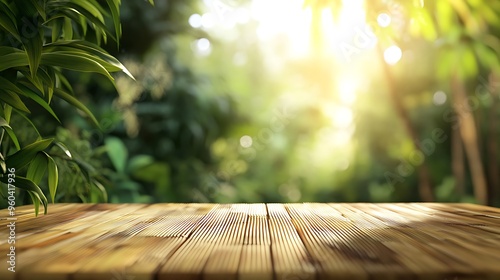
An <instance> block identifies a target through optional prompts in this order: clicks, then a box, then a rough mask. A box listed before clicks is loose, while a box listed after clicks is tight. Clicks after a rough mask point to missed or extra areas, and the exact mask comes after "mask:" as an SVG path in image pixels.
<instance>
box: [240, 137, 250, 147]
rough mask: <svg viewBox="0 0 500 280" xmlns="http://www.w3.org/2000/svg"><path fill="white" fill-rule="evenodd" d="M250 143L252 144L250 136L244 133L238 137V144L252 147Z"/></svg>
mask: <svg viewBox="0 0 500 280" xmlns="http://www.w3.org/2000/svg"><path fill="white" fill-rule="evenodd" d="M252 144H253V140H252V137H250V136H248V135H244V136H242V137H241V138H240V145H241V146H242V147H243V148H250V147H252Z"/></svg>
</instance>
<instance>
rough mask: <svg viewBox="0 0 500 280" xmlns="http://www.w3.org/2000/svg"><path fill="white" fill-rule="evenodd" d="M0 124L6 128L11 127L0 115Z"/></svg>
mask: <svg viewBox="0 0 500 280" xmlns="http://www.w3.org/2000/svg"><path fill="white" fill-rule="evenodd" d="M0 126H1V127H7V128H11V127H10V125H9V123H8V122H7V121H6V120H5V119H4V118H2V117H0Z"/></svg>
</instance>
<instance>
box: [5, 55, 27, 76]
mask: <svg viewBox="0 0 500 280" xmlns="http://www.w3.org/2000/svg"><path fill="white" fill-rule="evenodd" d="M0 56H1V57H2V59H1V60H0V72H1V71H4V70H6V69H9V68H13V67H21V66H27V65H29V62H28V56H27V55H26V53H25V52H12V53H9V54H1V50H0Z"/></svg>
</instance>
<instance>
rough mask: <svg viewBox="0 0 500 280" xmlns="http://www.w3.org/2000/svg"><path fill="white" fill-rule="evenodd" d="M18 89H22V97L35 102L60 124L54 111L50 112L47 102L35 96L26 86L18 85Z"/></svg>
mask: <svg viewBox="0 0 500 280" xmlns="http://www.w3.org/2000/svg"><path fill="white" fill-rule="evenodd" d="M20 87H22V89H23V90H22V95H24V96H26V97H28V98H30V99H31V100H33V101H35V102H36V103H37V104H38V105H40V106H42V107H43V108H44V109H45V110H46V111H47V112H49V113H50V114H51V115H52V116H53V117H54V118H55V119H56V120H57V121H58V122H59V123H60V122H61V121H60V120H59V118H58V117H57V115H56V113H55V112H54V110H52V108H51V107H50V105H49V104H48V103H47V101H45V100H44V99H43V98H42V97H40V96H39V95H38V94H36V93H35V92H33V91H32V90H30V89H29V88H27V87H26V86H24V85H20Z"/></svg>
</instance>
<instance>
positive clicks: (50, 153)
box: [0, 0, 152, 214]
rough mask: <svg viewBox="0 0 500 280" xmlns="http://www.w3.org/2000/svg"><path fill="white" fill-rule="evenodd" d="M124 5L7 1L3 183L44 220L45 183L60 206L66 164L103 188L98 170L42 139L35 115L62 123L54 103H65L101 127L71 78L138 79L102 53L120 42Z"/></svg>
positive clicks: (1, 95) (1, 71)
mask: <svg viewBox="0 0 500 280" xmlns="http://www.w3.org/2000/svg"><path fill="white" fill-rule="evenodd" d="M120 2H121V1H120V0H106V1H96V0H64V1H61V0H23V1H13V0H0V57H1V60H0V126H1V131H0V143H1V149H0V174H1V177H0V181H1V182H2V184H9V183H11V184H12V185H15V187H17V188H19V189H23V190H25V191H27V193H28V194H29V195H30V197H31V200H32V201H33V203H34V205H35V212H36V213H37V214H38V209H39V205H40V203H42V204H43V206H44V209H45V213H46V212H47V204H48V200H47V198H46V196H45V194H44V192H43V191H42V189H41V188H40V186H39V185H40V184H41V181H42V180H43V179H44V178H45V177H46V178H47V180H45V181H46V183H44V184H46V185H47V186H48V191H49V194H50V197H51V199H52V201H54V200H55V196H56V192H57V187H58V181H59V176H58V174H59V171H58V166H61V164H62V163H61V160H63V162H71V163H73V164H74V166H75V167H76V169H75V170H74V171H76V172H78V173H79V174H80V175H82V178H84V179H85V181H86V183H87V184H95V185H96V186H97V187H100V185H99V182H98V180H96V179H95V178H94V176H93V174H91V173H89V171H88V170H91V169H92V168H90V167H89V166H87V165H86V163H85V162H83V161H81V160H79V159H78V158H76V157H73V155H72V154H71V152H70V151H69V150H68V149H67V148H66V146H65V145H64V144H63V143H62V142H59V141H56V139H53V138H48V139H47V138H45V137H46V135H41V134H40V133H39V128H40V126H41V125H43V124H35V123H34V122H33V121H32V119H31V117H30V113H31V112H32V111H33V110H39V109H40V108H43V110H45V111H46V112H48V113H49V114H50V115H51V116H52V117H53V118H54V119H56V120H57V121H58V122H61V121H62V120H60V118H59V116H58V114H56V113H55V112H54V110H53V109H52V104H51V103H52V102H53V100H54V99H61V100H64V101H66V102H67V103H68V104H70V105H71V107H73V108H74V109H78V110H80V111H81V112H83V113H85V114H86V116H87V117H88V118H89V119H90V121H92V122H93V123H94V124H95V125H96V126H98V122H97V120H96V118H95V117H94V116H93V115H92V113H91V112H90V110H89V109H88V108H87V107H86V106H85V105H84V104H83V103H82V102H81V101H79V99H78V97H77V96H75V95H74V92H73V90H72V87H71V84H70V83H69V82H68V79H67V77H66V73H67V72H65V71H68V70H70V71H76V72H91V73H98V74H101V75H103V76H104V77H106V78H107V79H108V80H109V81H110V82H111V83H112V84H113V85H114V79H113V77H112V76H111V74H110V73H112V72H124V73H126V74H128V75H129V76H130V77H132V76H131V75H130V73H129V72H128V71H127V69H126V68H125V67H124V66H123V65H122V64H121V63H120V62H119V61H118V60H117V59H116V58H115V57H113V56H111V55H110V54H108V53H107V52H106V51H104V50H103V49H102V48H101V47H100V45H101V43H107V42H108V40H113V41H115V42H118V39H119V37H120V36H121V26H120V10H119V6H120ZM150 2H151V3H152V1H151V0H150ZM101 3H102V4H101ZM117 44H118V43H117ZM16 118H18V119H23V120H24V121H25V123H28V124H29V125H30V127H31V129H32V130H33V131H34V132H35V135H36V138H35V139H28V138H26V137H20V134H22V133H24V131H23V130H25V129H26V128H25V127H23V126H21V125H20V126H15V125H12V121H13V120H14V119H16ZM9 170H10V171H14V170H15V174H16V177H15V181H13V180H11V181H10V182H9V177H8V174H11V173H12V172H10V171H9ZM75 178H76V177H75ZM3 196H4V197H5V194H3Z"/></svg>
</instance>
